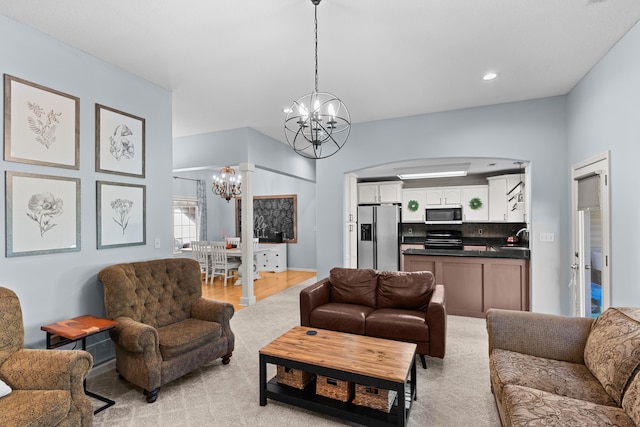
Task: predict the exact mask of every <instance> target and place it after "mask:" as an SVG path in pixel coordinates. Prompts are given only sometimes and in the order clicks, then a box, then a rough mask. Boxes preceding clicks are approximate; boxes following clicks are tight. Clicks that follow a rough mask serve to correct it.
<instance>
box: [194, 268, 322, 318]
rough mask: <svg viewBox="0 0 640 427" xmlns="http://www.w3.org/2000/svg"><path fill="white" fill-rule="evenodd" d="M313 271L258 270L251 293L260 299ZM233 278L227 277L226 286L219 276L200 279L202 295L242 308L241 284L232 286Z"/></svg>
mask: <svg viewBox="0 0 640 427" xmlns="http://www.w3.org/2000/svg"><path fill="white" fill-rule="evenodd" d="M315 275H316V273H315V272H313V271H300V270H287V271H283V272H282V273H269V272H265V271H261V272H260V277H262V278H261V279H260V280H256V281H255V282H253V293H254V295H255V296H256V300H257V301H260V300H262V299H265V298H267V297H270V296H271V295H273V294H276V293H278V292H280V291H282V290H285V289H287V288H290V287H292V286H295V285H297V284H299V283H301V282H304V281H305V280H307V279H310V278H312V277H313V276H315ZM233 282H234V280H233V279H227V286H226V287H225V286H224V283H223V282H222V280H221V279H220V278H219V277H216V279H215V280H214V281H213V284H211V282H209V283H205V282H204V280H203V281H202V296H203V297H205V298H210V299H215V300H219V301H227V302H230V303H231V304H233V307H234V308H235V309H236V310H240V309H243V308H244V306H242V305H240V297H241V296H242V286H234V284H233Z"/></svg>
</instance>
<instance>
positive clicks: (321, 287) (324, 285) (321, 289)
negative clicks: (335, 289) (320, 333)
mask: <svg viewBox="0 0 640 427" xmlns="http://www.w3.org/2000/svg"><path fill="white" fill-rule="evenodd" d="M330 302H331V282H329V278H328V277H325V278H324V279H322V280H320V281H319V282H316V283H314V284H313V285H311V286H308V287H306V288H304V289H303V290H302V291H300V325H301V326H312V325H311V320H310V315H311V312H312V311H313V310H314V309H315V308H316V307H319V306H321V305H323V304H328V303H330Z"/></svg>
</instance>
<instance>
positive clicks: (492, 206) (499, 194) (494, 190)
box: [488, 176, 507, 222]
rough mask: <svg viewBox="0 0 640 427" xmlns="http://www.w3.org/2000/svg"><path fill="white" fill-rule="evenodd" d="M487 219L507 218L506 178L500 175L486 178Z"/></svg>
mask: <svg viewBox="0 0 640 427" xmlns="http://www.w3.org/2000/svg"><path fill="white" fill-rule="evenodd" d="M488 181H489V221H499V222H505V221H506V220H507V179H506V178H505V177H502V176H498V177H491V178H488Z"/></svg>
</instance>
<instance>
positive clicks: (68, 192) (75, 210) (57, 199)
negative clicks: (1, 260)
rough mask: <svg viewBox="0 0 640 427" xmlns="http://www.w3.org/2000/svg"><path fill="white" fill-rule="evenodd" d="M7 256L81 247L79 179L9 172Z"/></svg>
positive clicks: (7, 180) (75, 249)
mask: <svg viewBox="0 0 640 427" xmlns="http://www.w3.org/2000/svg"><path fill="white" fill-rule="evenodd" d="M5 176H6V178H5V181H6V191H5V195H6V203H5V207H6V239H5V240H6V251H7V252H6V253H7V257H16V256H23V255H40V254H48V253H55V252H72V251H79V250H80V179H78V178H66V177H59V176H51V175H38V174H32V173H21V172H11V171H7V172H6V174H5Z"/></svg>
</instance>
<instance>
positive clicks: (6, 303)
mask: <svg viewBox="0 0 640 427" xmlns="http://www.w3.org/2000/svg"><path fill="white" fill-rule="evenodd" d="M23 347H24V325H23V322H22V309H21V308H20V301H19V300H18V297H17V296H16V294H15V293H14V292H13V291H11V290H9V289H7V288H3V287H0V380H2V381H3V382H4V383H6V384H7V385H8V386H9V387H10V388H11V392H10V393H9V394H8V395H6V396H4V397H2V398H0V424H1V425H3V426H90V425H91V424H92V423H93V404H92V403H91V400H90V399H89V398H88V397H87V396H86V395H85V393H84V384H83V382H84V379H85V377H86V375H87V374H88V373H89V370H90V369H91V367H92V366H93V358H92V357H91V354H89V353H87V352H86V351H83V350H33V349H24V348H23Z"/></svg>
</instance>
